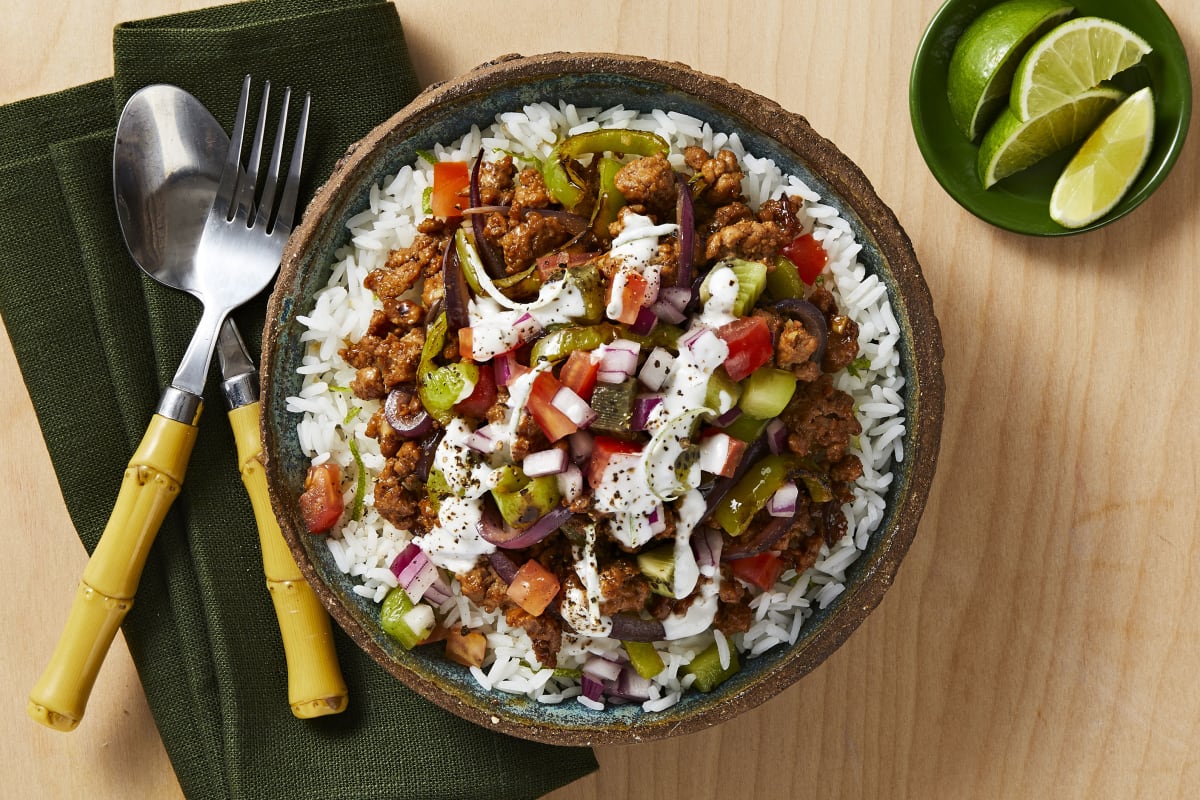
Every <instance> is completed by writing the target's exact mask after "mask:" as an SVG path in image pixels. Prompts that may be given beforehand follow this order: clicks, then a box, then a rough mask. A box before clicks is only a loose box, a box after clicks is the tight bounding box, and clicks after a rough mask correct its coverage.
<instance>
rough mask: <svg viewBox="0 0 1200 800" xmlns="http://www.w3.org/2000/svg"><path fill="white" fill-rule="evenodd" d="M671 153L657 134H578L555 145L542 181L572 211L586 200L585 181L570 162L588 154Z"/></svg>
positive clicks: (645, 132) (645, 154)
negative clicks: (569, 166) (572, 170)
mask: <svg viewBox="0 0 1200 800" xmlns="http://www.w3.org/2000/svg"><path fill="white" fill-rule="evenodd" d="M670 151H671V146H670V145H669V144H667V142H666V140H665V139H663V138H662V137H661V136H659V135H658V134H656V133H651V132H649V131H631V130H621V129H605V130H598V131H589V132H588V133H579V134H576V135H574V136H570V137H568V138H566V139H564V140H563V141H561V142H559V143H558V144H557V145H555V147H554V149H553V150H551V151H550V157H549V158H548V159H546V163H545V164H543V165H542V180H544V181H545V183H546V189H547V190H548V191H549V192H550V196H551V197H553V198H554V199H555V200H556V201H558V203H560V204H561V205H562V206H563V207H564V208H566V209H568V210H570V209H573V208H575V206H577V205H579V203H580V202H581V201H582V200H583V180H582V179H580V177H579V176H578V175H574V174H571V170H570V169H569V168H568V165H567V162H568V161H570V160H571V159H574V158H578V157H579V156H582V155H586V154H588V153H632V154H634V155H639V156H652V155H654V154H656V153H661V154H662V155H664V156H665V155H666V154H667V153H669V152H670Z"/></svg>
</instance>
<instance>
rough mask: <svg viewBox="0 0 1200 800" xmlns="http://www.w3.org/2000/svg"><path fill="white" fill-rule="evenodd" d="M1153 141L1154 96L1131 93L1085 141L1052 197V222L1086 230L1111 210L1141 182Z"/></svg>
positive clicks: (1142, 91) (1061, 177) (1143, 90)
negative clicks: (1133, 186)
mask: <svg viewBox="0 0 1200 800" xmlns="http://www.w3.org/2000/svg"><path fill="white" fill-rule="evenodd" d="M1153 142H1154V94H1153V93H1152V92H1151V91H1150V87H1149V86H1147V87H1146V88H1145V89H1141V90H1139V91H1137V92H1134V93H1133V94H1131V95H1129V98H1128V99H1127V100H1126V101H1125V102H1123V103H1121V105H1119V106H1117V110H1116V111H1114V112H1112V114H1110V115H1109V116H1108V118H1107V119H1105V120H1104V122H1102V123H1100V127H1098V128H1096V130H1095V131H1094V132H1093V133H1092V135H1091V136H1089V137H1088V138H1087V141H1086V142H1084V143H1083V146H1082V147H1080V148H1079V152H1078V153H1076V154H1075V157H1074V158H1072V159H1071V162H1070V163H1069V164H1067V168H1066V169H1064V170H1063V173H1062V175H1060V176H1059V178H1058V182H1057V183H1055V184H1054V192H1053V193H1051V195H1050V218H1051V219H1053V220H1054V221H1055V222H1057V223H1058V224H1059V225H1062V226H1063V227H1065V228H1082V227H1083V226H1084V225H1089V224H1091V223H1093V222H1095V221H1096V220H1098V219H1100V217H1103V216H1104V215H1105V214H1107V213H1108V212H1109V211H1111V210H1112V209H1113V206H1115V205H1116V204H1117V203H1119V202H1120V201H1121V198H1122V197H1124V196H1125V193H1126V192H1128V191H1129V187H1130V186H1132V185H1133V182H1134V181H1135V180H1137V176H1138V175H1139V174H1140V173H1141V171H1142V168H1143V167H1145V166H1146V159H1147V158H1149V156H1150V145H1151V144H1152V143H1153Z"/></svg>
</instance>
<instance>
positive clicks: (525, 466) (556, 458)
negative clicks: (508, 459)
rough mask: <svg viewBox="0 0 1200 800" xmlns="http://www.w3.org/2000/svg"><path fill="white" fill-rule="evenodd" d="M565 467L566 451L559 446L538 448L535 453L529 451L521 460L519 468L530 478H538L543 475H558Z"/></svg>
mask: <svg viewBox="0 0 1200 800" xmlns="http://www.w3.org/2000/svg"><path fill="white" fill-rule="evenodd" d="M566 468H567V451H566V450H565V449H563V448H561V447H552V448H550V449H549V450H539V451H538V452H536V453H530V454H529V455H527V456H525V460H524V461H522V462H521V469H522V470H524V471H525V474H526V475H528V476H529V477H531V478H540V477H542V476H543V475H558V474H559V473H561V472H563V471H565V470H566Z"/></svg>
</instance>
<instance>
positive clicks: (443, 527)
mask: <svg viewBox="0 0 1200 800" xmlns="http://www.w3.org/2000/svg"><path fill="white" fill-rule="evenodd" d="M482 519H483V504H482V502H481V501H480V500H478V499H472V498H467V497H453V496H451V497H446V498H444V499H443V500H442V504H441V506H440V507H439V508H438V524H437V525H436V526H435V527H434V528H433V529H432V530H431V531H429V533H427V534H426V535H424V536H417V537H414V539H413V541H414V542H416V543H417V546H418V547H420V548H421V549H422V550H424V551H425V554H426V555H428V556H429V560H430V561H432V562H433V563H434V564H436V565H437V566H439V567H442V568H443V569H448V570H450V571H451V572H455V573H459V572H467V571H468V570H470V569H471V568H472V567H474V566H475V562H476V561H477V560H478V559H479V556H483V555H487V554H488V553H491V552H493V551H494V550H495V549H496V546H495V545H493V544H491V543H489V542H488V541H486V540H485V539H484V538H483V536H482V535H481V533H480V531H481V530H482Z"/></svg>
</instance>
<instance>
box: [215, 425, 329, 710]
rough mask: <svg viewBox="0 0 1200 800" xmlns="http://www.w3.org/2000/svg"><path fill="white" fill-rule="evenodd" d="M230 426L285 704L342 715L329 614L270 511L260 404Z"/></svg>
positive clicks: (296, 708)
mask: <svg viewBox="0 0 1200 800" xmlns="http://www.w3.org/2000/svg"><path fill="white" fill-rule="evenodd" d="M229 422H230V424H231V425H232V427H233V437H234V440H235V441H236V442H237V451H238V464H239V466H240V469H241V473H242V482H243V483H244V484H245V485H246V492H247V493H248V494H249V495H250V504H251V505H252V506H253V507H254V518H255V520H256V521H257V522H258V537H259V541H260V543H261V546H262V557H263V572H264V573H265V574H266V578H267V589H268V591H270V593H271V602H272V603H273V604H274V606H275V616H276V617H277V618H278V620H279V633H280V634H281V636H282V638H283V652H284V656H285V657H286V659H287V670H288V703H289V704H290V705H291V707H292V713H293V714H295V715H296V716H297V717H300V718H301V719H309V718H312V717H322V716H326V715H328V714H340V713H341V712H342V711H344V710H345V709H346V706H347V704H348V698H349V692H348V691H347V689H346V682H345V681H344V680H343V679H342V671H341V668H340V667H339V665H338V659H337V652H336V651H335V650H334V646H333V631H332V629H331V626H330V623H329V614H328V613H327V612H326V611H325V607H324V606H322V605H321V601H320V600H319V599H317V595H316V593H315V592H313V589H312V587H311V586H310V585H309V584H308V582H307V581H305V580H304V576H303V575H302V574H301V573H300V568H299V567H297V566H296V560H295V559H294V558H293V557H292V552H291V551H290V550H289V549H288V546H287V542H286V541H284V538H283V533H282V532H281V531H280V530H279V522H278V521H277V520H276V517H275V513H274V512H273V511H272V509H271V499H270V496H269V495H268V493H267V479H266V474H265V473H264V471H263V465H262V437H261V434H260V432H259V427H258V424H259V404H258V403H257V402H254V403H250V404H248V405H244V406H241V407H240V408H235V409H234V410H232V411H230V412H229Z"/></svg>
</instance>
